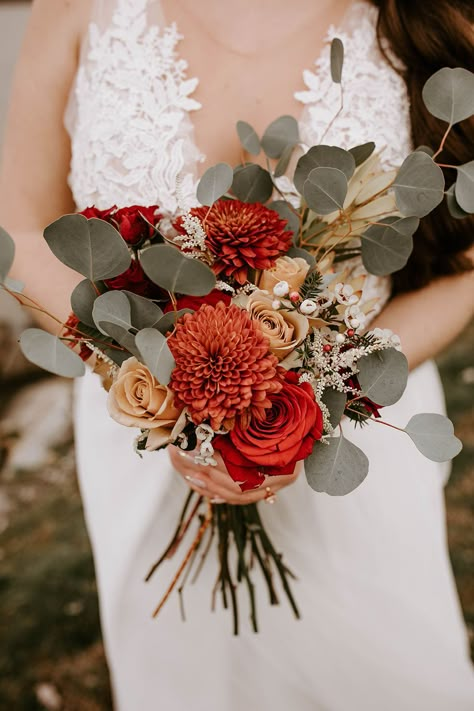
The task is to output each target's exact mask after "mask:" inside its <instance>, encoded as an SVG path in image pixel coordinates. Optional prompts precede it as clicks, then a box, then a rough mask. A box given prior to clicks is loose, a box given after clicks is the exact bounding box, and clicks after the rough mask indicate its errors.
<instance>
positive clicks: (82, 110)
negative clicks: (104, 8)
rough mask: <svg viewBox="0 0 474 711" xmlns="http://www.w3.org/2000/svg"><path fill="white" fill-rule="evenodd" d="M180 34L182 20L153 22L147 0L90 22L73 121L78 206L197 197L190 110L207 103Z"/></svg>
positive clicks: (121, 0)
mask: <svg viewBox="0 0 474 711" xmlns="http://www.w3.org/2000/svg"><path fill="white" fill-rule="evenodd" d="M180 39H181V35H179V33H178V31H177V28H176V25H175V24H171V25H169V26H166V27H164V28H163V29H162V30H161V29H160V28H158V27H157V26H156V25H152V24H150V25H148V20H147V0H118V2H117V6H116V8H115V10H114V14H113V16H112V21H111V23H110V25H109V26H108V27H107V28H106V29H105V30H104V31H101V30H100V29H99V27H98V25H97V24H95V23H91V24H90V27H89V35H88V46H87V51H86V55H85V57H84V58H83V60H82V62H81V65H80V68H79V70H78V73H77V76H76V82H75V86H74V89H73V96H72V99H73V101H74V102H75V112H74V117H73V120H72V125H69V126H68V129H69V131H70V134H71V139H72V163H71V173H70V178H69V180H70V184H71V186H72V188H73V192H74V197H75V200H76V204H77V206H78V208H79V209H82V208H84V207H86V206H87V205H92V204H95V205H96V206H98V207H99V208H106V207H110V205H112V204H117V205H131V204H134V203H136V202H139V203H140V204H143V205H152V204H158V205H160V206H161V207H162V208H163V209H164V210H166V211H168V212H169V213H174V212H176V210H177V209H178V207H179V208H187V207H190V206H192V205H195V204H196V183H197V170H196V168H197V163H198V162H199V161H200V160H202V159H203V157H202V156H201V155H200V153H199V151H198V149H197V147H196V145H195V143H194V140H193V138H194V137H193V127H192V124H191V120H190V117H189V112H190V111H194V110H196V109H199V108H200V104H199V103H198V102H197V101H195V100H194V99H193V98H191V94H192V93H193V91H194V90H195V88H196V86H197V84H198V79H189V78H187V76H186V70H187V62H186V61H185V60H183V59H181V58H180V57H179V56H178V54H177V51H176V46H177V44H178V42H179V40H180ZM70 123H71V122H70ZM178 203H179V204H178Z"/></svg>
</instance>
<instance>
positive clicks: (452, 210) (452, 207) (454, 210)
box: [446, 183, 469, 220]
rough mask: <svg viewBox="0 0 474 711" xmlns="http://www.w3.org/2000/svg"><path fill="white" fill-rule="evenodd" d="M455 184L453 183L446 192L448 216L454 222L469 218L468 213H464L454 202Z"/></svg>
mask: <svg viewBox="0 0 474 711" xmlns="http://www.w3.org/2000/svg"><path fill="white" fill-rule="evenodd" d="M455 189H456V183H453V184H452V185H451V187H450V188H449V190H448V191H447V192H446V203H447V205H448V210H449V214H450V215H451V217H454V218H455V219H456V220H463V219H464V218H466V217H469V213H468V212H465V210H463V209H462V207H461V206H460V205H459V203H458V201H457V200H456V194H455Z"/></svg>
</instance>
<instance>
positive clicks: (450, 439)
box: [404, 413, 462, 462]
mask: <svg viewBox="0 0 474 711" xmlns="http://www.w3.org/2000/svg"><path fill="white" fill-rule="evenodd" d="M404 431H405V432H406V433H407V435H408V436H409V437H410V438H411V439H412V441H413V442H414V444H415V446H416V447H417V449H418V450H419V451H420V452H421V453H422V454H423V455H424V456H425V457H427V458H428V459H431V460H432V461H433V462H447V461H448V460H449V459H452V458H453V457H455V456H456V455H457V454H459V452H460V451H461V449H462V443H461V441H460V440H459V439H458V438H457V437H455V436H454V427H453V423H452V422H451V420H449V419H448V418H447V417H445V416H444V415H438V414H436V413H420V414H418V415H414V416H413V417H412V418H411V420H410V422H409V423H408V424H407V426H406V427H405V430H404Z"/></svg>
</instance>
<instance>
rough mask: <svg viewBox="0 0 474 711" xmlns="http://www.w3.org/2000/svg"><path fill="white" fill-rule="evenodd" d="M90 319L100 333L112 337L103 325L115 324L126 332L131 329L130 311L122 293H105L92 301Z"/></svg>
mask: <svg viewBox="0 0 474 711" xmlns="http://www.w3.org/2000/svg"><path fill="white" fill-rule="evenodd" d="M92 318H93V321H94V323H95V325H96V327H97V328H98V329H99V331H100V332H101V333H105V334H106V335H110V336H112V338H114V336H113V335H112V334H111V333H109V332H108V331H107V330H106V327H105V324H106V323H107V324H115V325H116V326H120V327H121V328H123V329H125V331H128V330H129V329H130V328H131V327H132V311H131V307H130V302H129V300H128V299H127V296H126V295H125V294H124V293H123V292H122V291H118V290H117V291H115V290H114V291H106V292H105V294H101V296H98V297H97V298H96V300H95V301H94V306H93V309H92Z"/></svg>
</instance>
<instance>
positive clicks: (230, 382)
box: [168, 302, 282, 430]
mask: <svg viewBox="0 0 474 711" xmlns="http://www.w3.org/2000/svg"><path fill="white" fill-rule="evenodd" d="M168 344H169V347H170V349H171V352H172V353H173V356H174V358H175V361H176V367H175V368H174V370H173V373H172V376H171V383H170V387H171V389H172V390H173V392H174V394H175V402H176V405H177V406H178V407H180V406H181V407H187V408H188V414H189V416H190V417H191V419H192V420H193V422H194V423H195V424H200V423H201V422H204V421H209V422H210V425H211V427H212V428H213V429H214V430H218V429H219V428H220V427H221V426H224V427H225V428H226V429H231V428H232V427H233V424H234V420H235V417H236V416H237V415H241V416H242V418H243V421H244V422H245V421H246V420H248V419H249V418H250V415H251V414H252V415H254V416H257V417H259V416H261V417H263V416H264V413H265V409H266V408H268V407H270V406H271V401H270V400H269V397H268V396H269V394H270V393H275V392H279V391H280V390H281V388H282V382H281V377H280V375H279V373H278V371H277V364H278V361H277V359H276V358H275V356H274V355H272V354H271V353H269V351H268V346H269V343H268V339H267V338H265V336H264V335H263V334H262V332H261V330H260V329H259V327H258V325H257V324H255V323H253V322H252V321H251V319H250V318H249V315H248V314H247V312H246V311H244V310H242V309H240V308H238V306H235V305H231V306H225V304H223V303H222V302H220V303H218V304H217V306H211V305H209V304H204V305H203V306H201V308H200V309H199V310H198V311H196V312H195V313H193V314H185V315H184V316H183V318H182V319H180V321H179V322H178V324H177V326H176V329H175V332H174V333H173V335H172V336H170V338H169V339H168Z"/></svg>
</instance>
